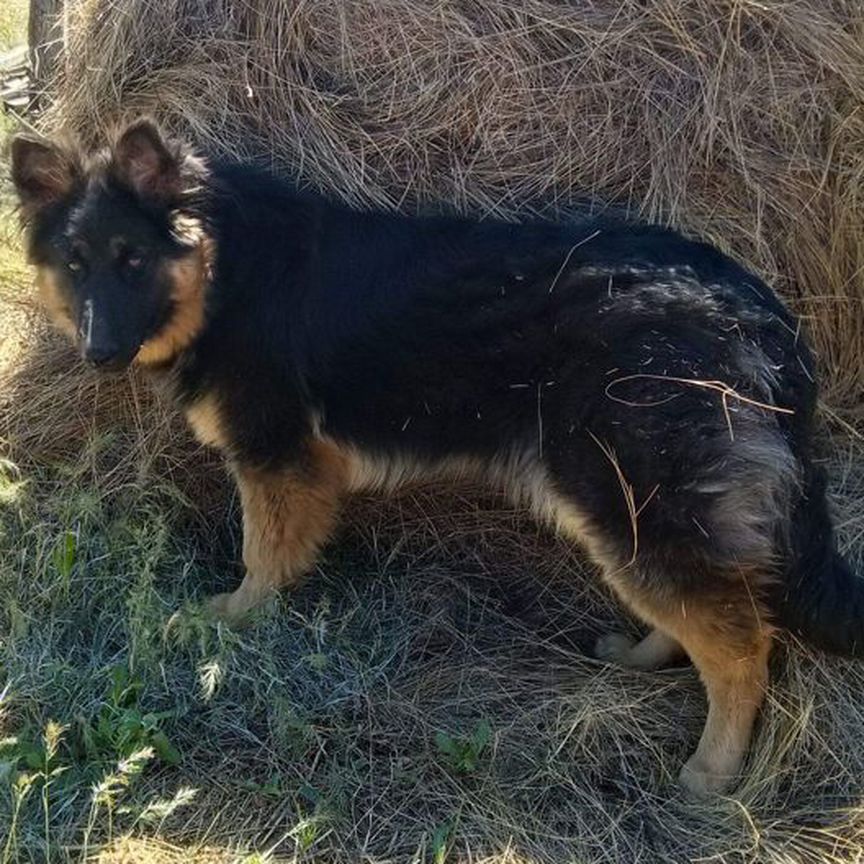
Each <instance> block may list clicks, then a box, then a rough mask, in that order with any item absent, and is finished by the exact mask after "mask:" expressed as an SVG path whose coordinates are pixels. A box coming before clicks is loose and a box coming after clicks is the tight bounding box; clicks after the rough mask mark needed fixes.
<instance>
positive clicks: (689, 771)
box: [678, 755, 736, 798]
mask: <svg viewBox="0 0 864 864" xmlns="http://www.w3.org/2000/svg"><path fill="white" fill-rule="evenodd" d="M678 780H679V782H680V783H681V785H682V786H683V787H684V788H685V789H686V790H687V791H688V792H689V793H690V794H691V795H693V796H694V797H696V798H709V797H711V796H712V795H722V794H723V793H724V792H728V791H729V789H730V788H731V787H732V786H734V784H735V780H736V777H735V776H734V775H730V774H720V773H718V772H717V771H714V770H712V769H711V768H710V766H708V765H706V764H705V762H704V761H703V760H702V759H700V758H699V757H698V756H696V755H693V756H691V757H690V758H689V759H688V760H687V762H686V763H685V764H684V766H683V767H682V768H681V773H680V774H679V775H678Z"/></svg>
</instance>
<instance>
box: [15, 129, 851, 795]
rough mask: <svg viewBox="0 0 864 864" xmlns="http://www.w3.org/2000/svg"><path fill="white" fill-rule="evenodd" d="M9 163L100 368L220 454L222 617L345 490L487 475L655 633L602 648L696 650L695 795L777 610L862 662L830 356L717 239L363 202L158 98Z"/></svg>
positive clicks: (725, 752)
mask: <svg viewBox="0 0 864 864" xmlns="http://www.w3.org/2000/svg"><path fill="white" fill-rule="evenodd" d="M12 175H13V180H14V184H15V187H16V189H17V193H18V196H19V200H20V212H21V217H22V221H23V224H24V227H25V234H26V237H27V248H28V253H29V258H30V261H31V263H32V264H33V265H35V270H36V274H37V285H38V290H39V292H40V295H41V298H42V301H43V303H44V306H45V307H46V309H47V311H48V313H49V315H50V317H51V318H52V319H53V320H54V321H55V322H56V323H57V324H58V325H59V326H60V327H61V328H62V329H63V330H65V331H66V332H67V333H68V334H69V335H70V337H71V338H72V339H73V340H74V341H75V343H76V344H77V346H78V347H79V349H80V352H81V354H82V355H83V357H84V359H85V360H86V361H87V362H89V363H91V364H93V365H94V366H96V367H98V368H99V369H123V368H124V367H126V366H128V365H129V364H130V363H137V364H139V365H140V366H143V367H144V368H146V369H147V371H148V372H149V374H150V376H151V377H152V379H153V381H154V383H155V384H156V386H157V387H158V388H159V389H160V390H162V391H164V393H165V394H166V395H167V397H168V398H169V399H171V400H173V402H174V403H175V404H176V406H177V407H178V409H179V410H180V411H181V412H183V414H184V415H185V417H186V419H187V420H188V422H189V424H190V426H191V428H192V430H193V431H194V434H195V435H196V436H197V438H198V439H199V440H200V441H201V442H202V443H204V444H206V445H210V446H213V447H216V448H218V449H219V450H220V451H221V452H222V453H223V454H224V455H225V458H226V460H227V463H228V465H229V466H230V470H231V473H232V474H233V477H234V479H235V480H236V483H237V486H238V489H239V493H240V498H241V502H242V509H243V561H244V564H245V568H246V575H245V578H244V579H243V581H242V584H241V585H240V586H239V587H238V588H237V589H236V590H235V591H233V592H232V593H229V594H222V595H218V596H216V597H214V598H212V599H211V601H210V609H211V610H212V612H213V613H214V614H215V615H217V616H219V617H221V618H223V619H225V620H227V621H228V622H235V623H236V622H238V621H241V620H242V619H243V618H244V616H246V615H247V613H248V612H249V611H250V610H251V609H252V608H253V607H255V606H256V605H257V604H259V603H261V602H262V601H263V600H264V599H265V598H267V597H268V596H270V595H272V594H273V593H274V592H276V591H277V589H279V588H281V587H283V586H293V585H295V584H296V583H297V582H298V580H299V579H300V578H301V577H302V576H303V574H304V573H305V572H306V571H308V570H309V569H310V567H311V565H312V564H313V562H314V561H315V559H316V556H317V555H318V552H319V549H320V548H321V546H322V544H324V543H325V541H326V540H327V539H328V537H329V536H330V535H331V533H332V531H333V529H334V527H335V526H336V524H337V519H338V511H339V507H340V502H341V501H342V500H343V499H344V497H345V496H346V495H347V494H348V493H350V492H352V491H354V490H361V489H379V490H384V491H389V490H393V489H395V488H397V487H399V486H402V485H403V484H406V483H408V482H411V481H415V480H423V479H427V478H458V477H470V478H473V479H481V480H483V481H486V482H488V483H490V484H491V485H493V486H494V487H496V488H498V489H501V490H503V491H504V493H505V494H506V495H508V496H510V497H511V498H512V499H514V500H516V501H518V502H519V503H520V504H523V505H525V506H527V507H528V508H530V509H531V510H532V511H533V512H534V513H535V514H536V516H537V518H539V519H540V520H542V521H543V522H545V523H548V524H550V525H551V526H554V528H555V529H557V531H558V532H559V533H560V534H561V535H563V536H564V537H566V538H569V539H570V540H572V541H575V542H577V543H579V544H581V546H582V547H583V548H584V549H585V551H586V552H587V554H588V555H589V556H590V558H591V559H592V560H593V561H594V562H595V563H596V564H597V566H598V568H599V571H600V573H601V574H602V577H603V579H604V580H605V582H606V583H607V584H608V585H609V586H610V587H611V588H612V589H613V591H614V592H615V593H616V594H617V595H618V597H619V598H620V599H621V600H622V601H623V603H624V604H625V605H626V606H627V607H629V609H630V610H632V611H633V612H634V613H635V614H636V615H637V616H638V617H640V618H641V619H642V620H644V621H645V622H646V623H647V624H649V625H650V626H651V627H652V628H653V629H652V630H651V631H650V633H649V635H647V636H646V637H645V638H644V639H643V640H642V641H641V642H639V643H638V644H634V643H632V642H631V641H630V640H628V639H627V638H626V637H624V636H623V635H620V634H611V635H608V636H606V637H603V638H601V639H600V641H599V643H598V645H597V654H598V656H599V657H601V658H604V659H610V660H615V661H617V662H620V663H623V664H625V665H627V666H632V667H636V668H639V669H651V668H654V667H657V666H660V665H661V664H665V663H668V662H669V661H671V660H673V659H675V658H677V657H679V656H684V655H688V656H689V657H690V659H691V660H692V661H693V663H694V664H695V666H696V668H697V670H698V672H699V674H700V676H701V679H702V681H703V683H704V686H705V688H706V691H707V695H708V701H709V710H708V718H707V722H706V725H705V728H704V731H703V733H702V737H701V739H700V741H699V744H698V747H697V748H696V751H695V753H694V754H693V755H692V757H691V758H690V759H689V761H687V763H686V764H685V765H684V766H683V768H682V770H681V781H682V783H683V784H684V786H685V787H687V788H688V789H689V790H691V791H692V792H694V793H697V794H709V793H716V792H720V791H723V790H725V789H728V788H729V787H730V786H731V785H732V784H733V783H734V782H735V780H736V778H737V777H738V776H739V774H740V770H741V767H742V763H743V759H744V757H745V754H746V750H747V747H748V743H749V739H750V736H751V731H752V726H753V723H754V718H755V716H756V714H757V711H758V709H759V707H760V703H761V702H762V700H763V696H764V691H765V688H766V685H767V683H768V665H767V664H768V657H769V653H770V651H771V647H772V642H773V641H774V638H775V636H776V634H777V633H778V632H779V631H780V630H784V629H785V630H787V631H791V632H793V633H795V634H797V635H799V636H800V637H802V638H803V639H806V640H807V641H809V642H810V643H811V644H813V645H815V646H818V647H820V648H823V649H826V650H829V651H833V652H836V653H841V654H847V655H861V654H862V653H864V640H862V638H861V636H862V634H864V629H862V622H864V583H862V582H861V581H859V580H858V579H857V577H856V576H855V575H853V573H852V572H851V571H850V569H849V567H848V566H847V564H846V563H845V562H844V561H843V559H842V558H841V557H840V556H839V555H838V553H837V551H836V549H835V543H834V538H833V534H832V526H831V521H830V518H829V513H828V509H827V503H826V496H825V477H824V473H823V471H822V470H821V468H820V467H819V466H818V463H817V459H816V456H817V452H818V450H817V441H816V438H815V435H814V408H815V404H816V399H817V387H816V384H815V382H814V378H815V373H814V363H813V359H812V357H811V354H810V351H809V350H808V348H807V346H806V344H805V341H804V338H803V336H802V335H801V332H800V326H799V323H798V322H797V321H796V319H795V318H794V317H793V316H792V315H791V314H790V313H789V311H787V310H786V309H785V308H784V306H783V305H782V303H781V302H780V301H779V300H778V298H777V297H776V296H775V295H774V294H773V293H772V291H771V290H770V289H769V288H768V286H767V285H765V284H764V283H763V282H762V281H760V280H759V279H758V278H757V277H756V276H754V275H753V274H752V273H749V272H747V271H746V270H744V269H742V267H740V266H739V265H738V264H736V263H735V262H733V261H732V260H731V259H730V258H728V257H726V256H725V255H723V254H721V253H720V252H719V251H718V250H717V249H715V248H713V247H711V246H709V245H707V244H705V243H701V242H697V241H695V240H691V239H687V238H685V237H683V236H681V235H679V234H677V233H675V232H673V231H671V230H668V229H665V228H661V227H657V226H649V225H643V224H638V223H634V222H632V221H628V220H626V219H623V218H622V219H615V218H590V219H584V220H574V221H573V222H572V223H570V224H560V223H553V222H547V221H541V220H534V221H528V222H524V223H522V224H512V223H507V222H503V221H496V220H491V219H489V220H480V221H478V220H472V219H466V218H456V217H451V216H443V215H436V216H430V217H423V218H421V217H407V216H400V215H394V214H389V213H380V212H358V211H355V210H353V209H350V208H347V207H345V206H341V205H339V204H337V203H333V202H331V201H329V200H326V199H325V198H324V197H321V196H320V195H317V194H311V193H309V192H301V191H300V190H298V189H297V188H296V187H295V186H294V185H292V184H291V183H289V182H286V181H285V180H283V179H279V178H277V177H275V176H273V175H272V174H271V173H268V172H266V171H263V170H261V169H259V168H257V167H254V166H252V165H248V164H238V163H235V162H230V161H218V160H211V159H206V158H205V157H203V156H201V155H199V154H196V153H195V152H193V150H191V149H190V148H189V147H187V146H186V145H185V144H183V143H182V142H178V141H176V140H173V139H171V138H167V137H166V136H165V135H164V134H163V133H162V131H161V130H160V129H159V127H158V126H157V125H155V124H154V123H153V122H152V121H150V120H149V119H146V118H144V119H140V120H138V121H136V122H133V123H131V124H129V125H127V126H126V127H125V128H123V129H122V130H121V131H120V132H119V133H118V134H117V135H116V137H115V138H114V140H113V142H112V143H110V144H109V145H108V146H106V148H105V149H103V150H100V151H98V152H90V153H82V152H78V151H77V150H76V149H75V148H73V147H70V146H68V145H66V144H63V143H60V142H56V141H49V140H45V139H40V138H34V137H26V136H19V137H18V138H16V139H15V140H14V141H13V144H12Z"/></svg>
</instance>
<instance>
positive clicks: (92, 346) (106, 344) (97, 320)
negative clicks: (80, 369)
mask: <svg viewBox="0 0 864 864" xmlns="http://www.w3.org/2000/svg"><path fill="white" fill-rule="evenodd" d="M110 329H111V328H110V327H109V326H108V325H107V322H106V321H105V320H104V319H103V318H101V317H100V316H99V315H97V314H96V312H95V311H94V307H93V301H92V300H89V299H88V300H86V301H85V302H84V306H83V308H82V310H81V322H80V325H79V328H78V333H79V337H80V339H81V353H82V354H83V356H84V359H85V360H86V361H87V362H88V363H89V364H90V365H91V366H94V367H96V368H97V369H111V368H115V367H116V366H119V365H122V364H121V363H120V362H119V360H120V345H119V344H118V342H117V341H116V340H115V339H114V338H112V336H111V334H110Z"/></svg>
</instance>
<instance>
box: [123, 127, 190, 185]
mask: <svg viewBox="0 0 864 864" xmlns="http://www.w3.org/2000/svg"><path fill="white" fill-rule="evenodd" d="M113 155H114V159H113V161H114V167H115V169H116V171H117V175H118V177H119V178H120V180H122V181H123V182H124V183H126V184H127V185H128V186H130V187H131V188H132V190H133V191H134V192H136V193H137V194H138V195H140V196H141V197H142V198H150V199H153V200H156V201H166V200H170V199H171V198H172V197H174V196H175V195H176V194H177V193H178V192H180V165H179V162H178V156H177V154H176V153H174V152H172V149H171V148H170V146H169V145H168V144H167V143H166V142H165V139H164V138H163V136H162V133H161V132H160V131H159V127H158V126H156V124H155V123H153V121H152V120H146V119H144V120H136V121H135V122H134V123H132V124H131V125H129V126H127V127H126V128H125V129H124V130H123V132H122V133H121V135H120V137H119V138H118V139H117V143H116V144H115V145H114V153H113Z"/></svg>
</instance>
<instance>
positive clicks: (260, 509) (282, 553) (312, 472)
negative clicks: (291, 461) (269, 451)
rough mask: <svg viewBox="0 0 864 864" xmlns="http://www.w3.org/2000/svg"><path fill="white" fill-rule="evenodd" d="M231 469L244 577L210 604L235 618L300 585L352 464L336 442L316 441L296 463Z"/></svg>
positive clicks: (336, 509)
mask: <svg viewBox="0 0 864 864" xmlns="http://www.w3.org/2000/svg"><path fill="white" fill-rule="evenodd" d="M233 471H234V476H235V478H236V480H237V487H238V489H239V490H240V500H241V503H242V506H243V563H244V564H245V565H246V576H245V578H244V579H243V582H242V584H241V585H240V587H239V588H238V589H237V590H236V591H234V592H233V593H231V594H220V595H218V596H216V597H214V598H212V599H211V601H210V609H211V611H212V612H213V613H214V614H215V615H217V616H218V617H220V618H223V619H225V620H227V621H229V622H234V623H236V622H238V621H240V620H242V618H243V616H244V615H245V614H246V613H247V612H248V611H249V610H250V609H252V608H253V607H254V606H256V605H258V604H259V603H261V602H262V601H263V600H265V599H266V598H267V597H268V596H270V595H272V594H274V593H275V592H276V591H277V590H278V589H279V588H280V587H283V586H288V585H294V584H296V583H297V582H298V581H299V579H300V578H301V577H302V576H303V575H304V574H305V573H306V571H307V570H308V569H309V568H310V567H311V566H312V564H313V563H314V562H315V559H316V557H317V555H318V550H319V549H320V548H321V546H322V544H323V543H324V542H325V541H326V540H327V538H328V537H329V536H330V534H331V532H332V531H333V529H334V527H335V526H336V522H337V517H338V512H339V504H340V502H341V499H342V496H343V494H344V492H345V491H346V490H347V488H348V463H347V460H346V458H345V454H344V453H343V452H342V451H341V450H340V449H339V448H338V447H335V446H333V445H331V444H327V443H325V442H323V441H314V440H313V441H310V442H308V445H307V452H306V458H305V460H304V462H303V464H302V465H300V466H298V467H296V468H290V469H283V470H279V471H268V470H265V469H261V468H251V467H248V466H244V465H240V464H235V465H234V466H233Z"/></svg>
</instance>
